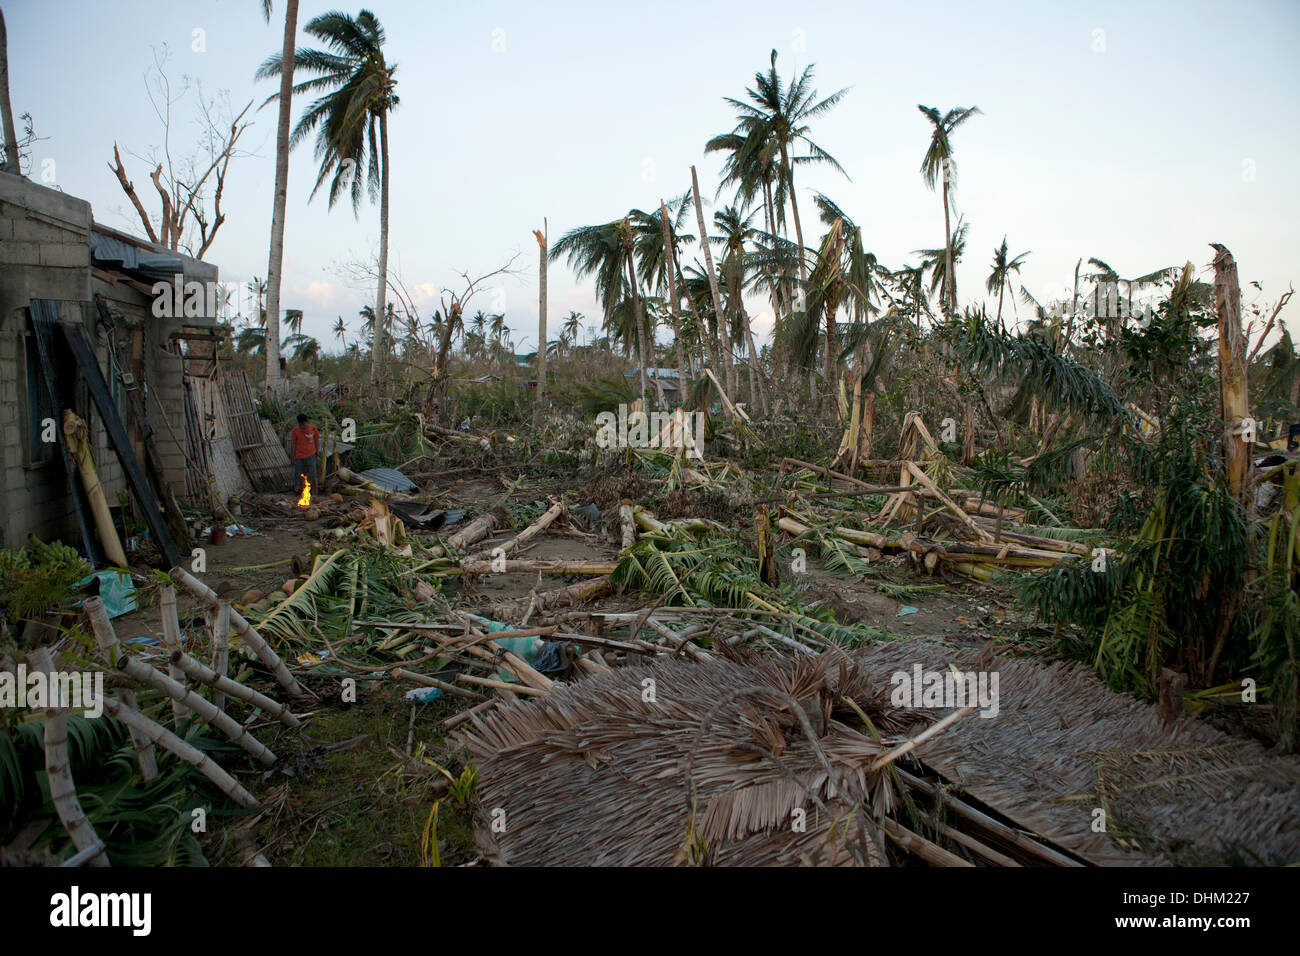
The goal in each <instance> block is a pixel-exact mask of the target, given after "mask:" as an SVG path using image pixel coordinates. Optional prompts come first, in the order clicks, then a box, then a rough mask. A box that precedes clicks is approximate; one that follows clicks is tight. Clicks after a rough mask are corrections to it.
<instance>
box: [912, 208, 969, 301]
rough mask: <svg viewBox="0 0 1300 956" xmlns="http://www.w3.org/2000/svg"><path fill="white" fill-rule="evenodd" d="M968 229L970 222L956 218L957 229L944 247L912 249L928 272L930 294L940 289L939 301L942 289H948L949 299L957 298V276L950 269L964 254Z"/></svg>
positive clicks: (941, 298) (941, 296)
mask: <svg viewBox="0 0 1300 956" xmlns="http://www.w3.org/2000/svg"><path fill="white" fill-rule="evenodd" d="M969 231H970V223H968V222H964V221H963V220H961V219H958V220H957V229H956V231H955V232H954V233H953V234H952V236H951V237H950V238H949V239H948V244H947V245H946V246H945V247H944V248H942V249H914V250H912V254H913V255H918V256H920V257H921V269H922V270H929V272H930V294H931V295H934V293H935V291H936V290H940V302H941V303H942V300H943V292H942V290H943V289H947V290H949V295H950V296H951V299H950V301H954V302H955V301H956V299H957V276H956V274H955V273H954V272H953V271H952V270H953V267H954V266H955V265H956V264H957V263H958V262H961V258H962V256H964V255H965V254H966V233H967V232H969ZM940 308H942V305H941V306H940Z"/></svg>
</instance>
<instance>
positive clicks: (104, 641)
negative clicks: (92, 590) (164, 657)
mask: <svg viewBox="0 0 1300 956" xmlns="http://www.w3.org/2000/svg"><path fill="white" fill-rule="evenodd" d="M82 607H83V608H84V609H85V611H86V617H88V618H89V619H90V629H91V631H93V632H94V635H95V643H96V644H98V645H99V652H100V654H101V655H103V659H104V662H105V664H107V665H109V666H110V667H111V666H112V664H113V662H114V661H115V660H117V659H118V658H119V657H121V656H122V645H121V644H120V643H119V642H118V640H117V632H116V631H115V630H113V622H112V621H110V620H109V619H108V612H107V611H106V610H104V602H103V601H101V600H100V599H99V598H97V597H88V598H86V600H85V601H84V602H83V603H82ZM114 693H116V694H117V695H118V696H119V697H120V698H121V699H122V703H124V704H126V705H127V706H128V707H136V706H137V704H136V700H135V691H133V690H131V688H129V687H123V688H120V689H118V690H116V691H114ZM131 746H133V747H134V748H135V759H136V761H137V762H138V763H139V764H140V779H141V780H143V781H144V782H145V783H152V782H153V781H155V780H157V779H158V761H157V760H156V759H155V757H154V752H153V744H151V743H150V742H149V738H148V737H146V736H144V735H143V734H142V733H140V732H139V731H138V730H132V731H131Z"/></svg>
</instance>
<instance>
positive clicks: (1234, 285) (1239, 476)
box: [1210, 243, 1250, 500]
mask: <svg viewBox="0 0 1300 956" xmlns="http://www.w3.org/2000/svg"><path fill="white" fill-rule="evenodd" d="M1210 245H1211V246H1212V247H1213V249H1214V252H1215V256H1214V310H1215V312H1216V313H1217V314H1218V318H1219V412H1220V416H1221V417H1222V419H1223V422H1224V428H1225V431H1224V435H1223V463H1224V466H1225V470H1226V472H1227V477H1228V488H1229V489H1230V490H1231V491H1232V494H1233V495H1234V496H1235V497H1236V498H1237V499H1238V500H1241V499H1243V498H1244V497H1245V494H1246V491H1247V490H1248V486H1247V484H1246V474H1247V472H1248V470H1249V469H1250V446H1249V445H1248V444H1247V443H1246V438H1245V436H1244V435H1243V434H1242V431H1243V427H1242V426H1243V422H1244V420H1245V419H1247V418H1249V417H1250V398H1249V396H1248V394H1247V391H1246V336H1245V335H1244V334H1242V331H1241V287H1240V285H1239V284H1238V281H1237V263H1236V262H1235V261H1234V260H1233V258H1232V253H1231V252H1229V251H1228V250H1227V248H1225V247H1224V246H1221V245H1219V244H1218V243H1211V244H1210Z"/></svg>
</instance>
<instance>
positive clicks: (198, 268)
mask: <svg viewBox="0 0 1300 956" xmlns="http://www.w3.org/2000/svg"><path fill="white" fill-rule="evenodd" d="M217 275H218V273H217V268H216V266H214V265H211V264H209V263H206V262H201V261H199V260H197V259H193V258H190V257H188V256H186V255H184V254H182V253H179V252H176V251H174V250H169V249H166V248H164V247H162V246H158V245H155V244H153V243H150V242H146V241H144V240H141V239H138V238H135V237H133V236H130V235H127V234H125V233H122V232H119V231H117V230H115V229H110V228H108V227H105V226H102V225H100V224H98V223H96V222H95V221H94V218H93V215H92V210H91V206H90V204H89V203H88V202H86V201H84V200H81V199H77V198H75V197H72V196H69V195H66V194H65V193H62V192H59V191H57V190H54V189H49V188H46V187H44V186H42V185H39V184H37V183H33V182H30V181H28V180H26V179H23V178H21V177H19V176H15V175H11V174H8V173H0V448H3V478H2V479H0V514H2V515H3V516H4V521H3V523H2V524H0V546H4V547H21V546H22V544H23V543H24V542H25V541H26V540H27V538H28V537H29V536H30V535H36V536H37V537H40V538H42V539H45V540H48V539H51V538H61V539H63V540H65V541H67V542H69V543H75V544H77V545H79V546H82V547H83V549H84V550H86V551H87V552H89V553H90V554H91V556H92V558H93V559H95V560H96V563H99V561H100V560H101V559H102V558H103V557H104V555H103V553H102V550H101V549H100V548H99V547H98V545H97V542H96V540H95V539H96V534H95V525H94V522H93V520H92V518H91V515H90V514H89V512H88V510H87V507H86V499H87V491H88V489H87V488H86V487H85V483H84V482H81V481H80V480H79V479H78V478H77V477H76V476H75V474H74V472H75V468H74V467H73V466H71V465H70V464H65V463H66V462H67V458H66V451H65V442H64V436H63V429H62V425H63V423H64V414H65V412H66V411H69V410H70V411H72V412H73V413H74V414H75V415H76V416H78V417H79V418H80V419H81V420H82V421H84V422H85V423H86V427H87V433H88V435H87V437H88V447H89V449H90V452H91V455H92V456H93V459H94V464H95V468H96V471H97V474H98V478H99V481H100V484H101V485H102V488H103V493H104V497H105V499H106V501H107V504H108V506H109V508H110V509H111V510H112V511H113V513H114V518H115V523H116V524H118V526H119V528H121V527H122V525H123V522H122V518H123V514H122V512H123V509H135V511H134V514H135V515H136V516H137V517H138V518H141V519H143V520H144V521H145V522H146V524H147V525H148V527H149V529H150V531H151V532H152V533H153V534H152V536H153V537H154V538H155V539H156V540H158V542H159V545H160V548H161V549H162V551H163V556H164V557H167V558H168V559H169V560H171V559H172V557H173V555H170V554H168V553H167V548H166V547H162V546H163V544H164V543H165V544H167V545H169V546H171V542H172V541H174V542H176V544H177V545H181V546H184V544H185V543H186V542H187V540H188V530H187V528H186V525H185V521H184V518H183V517H182V515H181V512H180V510H179V507H178V505H177V501H178V500H180V499H186V498H188V499H189V500H190V501H191V502H193V503H194V504H196V505H198V506H200V507H202V508H204V509H205V510H206V509H207V508H208V507H209V506H211V505H213V504H214V503H217V502H219V501H223V500H224V496H225V495H226V494H230V493H237V492H238V491H239V490H240V489H241V488H242V487H248V481H247V479H246V478H245V477H244V475H242V474H241V473H240V471H239V465H240V464H242V461H240V462H238V463H237V464H236V465H235V466H234V474H233V476H232V475H231V474H230V468H229V463H230V462H234V461H236V455H237V454H239V452H240V451H243V452H249V451H253V452H257V453H259V454H260V453H263V449H261V448H260V447H258V446H260V445H261V441H262V440H261V438H260V436H261V434H262V431H263V428H262V426H263V425H264V423H263V422H261V421H260V419H257V416H256V412H255V411H254V410H253V409H252V399H251V396H250V395H248V389H247V383H246V382H244V381H243V378H242V376H239V380H238V382H237V383H235V384H236V385H238V386H240V388H239V391H241V392H242V394H241V395H239V396H238V398H239V399H240V410H241V412H243V413H244V414H245V415H247V413H248V412H252V421H250V422H249V423H247V424H248V430H249V431H250V432H252V433H254V434H255V435H257V436H259V437H257V438H255V439H250V440H248V441H246V442H245V444H246V445H252V446H254V447H252V448H244V449H239V446H237V445H235V443H234V441H233V440H232V437H231V436H232V435H233V434H235V429H234V428H233V427H232V423H231V421H230V417H229V416H228V415H226V414H225V408H224V405H222V407H220V408H219V409H218V410H217V411H215V412H214V411H213V409H212V407H211V406H212V405H213V404H214V402H217V401H218V396H219V393H220V392H222V391H223V390H224V389H223V388H221V387H220V386H219V385H218V383H219V381H220V379H219V376H218V375H217V372H218V370H217V365H218V363H217V361H216V347H217V342H218V338H219V335H220V333H219V332H218V331H217V329H216V325H217V314H216V311H217V308H218V299H219V296H217V295H216V294H214V293H215V290H216V289H217ZM160 282H165V283H167V285H168V289H169V291H168V292H166V293H161V294H155V288H156V286H157V284H158V283H160ZM178 283H179V285H180V287H181V289H183V290H185V292H187V293H192V294H186V295H184V296H182V295H180V294H178V293H177V292H176V291H174V290H175V288H176V286H177V284H178ZM194 283H197V284H198V285H194ZM199 288H202V289H203V290H205V292H204V294H202V295H200V294H198V289H199ZM222 384H228V383H222ZM205 404H206V405H207V406H208V407H207V408H203V406H204V405H205ZM218 426H221V427H220V429H219V428H218ZM218 431H220V432H221V434H218ZM237 449H238V450H237ZM223 464H224V465H225V466H226V468H225V471H226V473H225V474H224V475H222V476H221V478H222V480H221V481H219V482H218V481H215V480H214V477H215V476H214V473H215V472H217V471H218V466H220V465H223ZM285 464H286V465H287V462H286V463H285ZM218 485H220V487H218ZM150 511H152V512H153V513H152V514H150V513H149V512H150ZM164 530H165V531H166V532H169V534H168V533H164ZM168 537H170V539H171V541H166V539H167V538H168Z"/></svg>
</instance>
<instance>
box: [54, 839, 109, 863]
mask: <svg viewBox="0 0 1300 956" xmlns="http://www.w3.org/2000/svg"><path fill="white" fill-rule="evenodd" d="M103 853H104V844H102V843H100V842H99V841H98V840H96V841H95V842H94V844H93V845H92V846H88V847H86V848H85V849H84V850H78V851H77V852H76V853H74V854H72V856H70V857H68V858H67V859H66V860H64V861H63V862H62V863H60V864H59V866H66V867H78V866H85V865H86V864H87V863H89V862H90V861H91V860H94V859H95V858H96V857H99V856H102V855H103Z"/></svg>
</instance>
